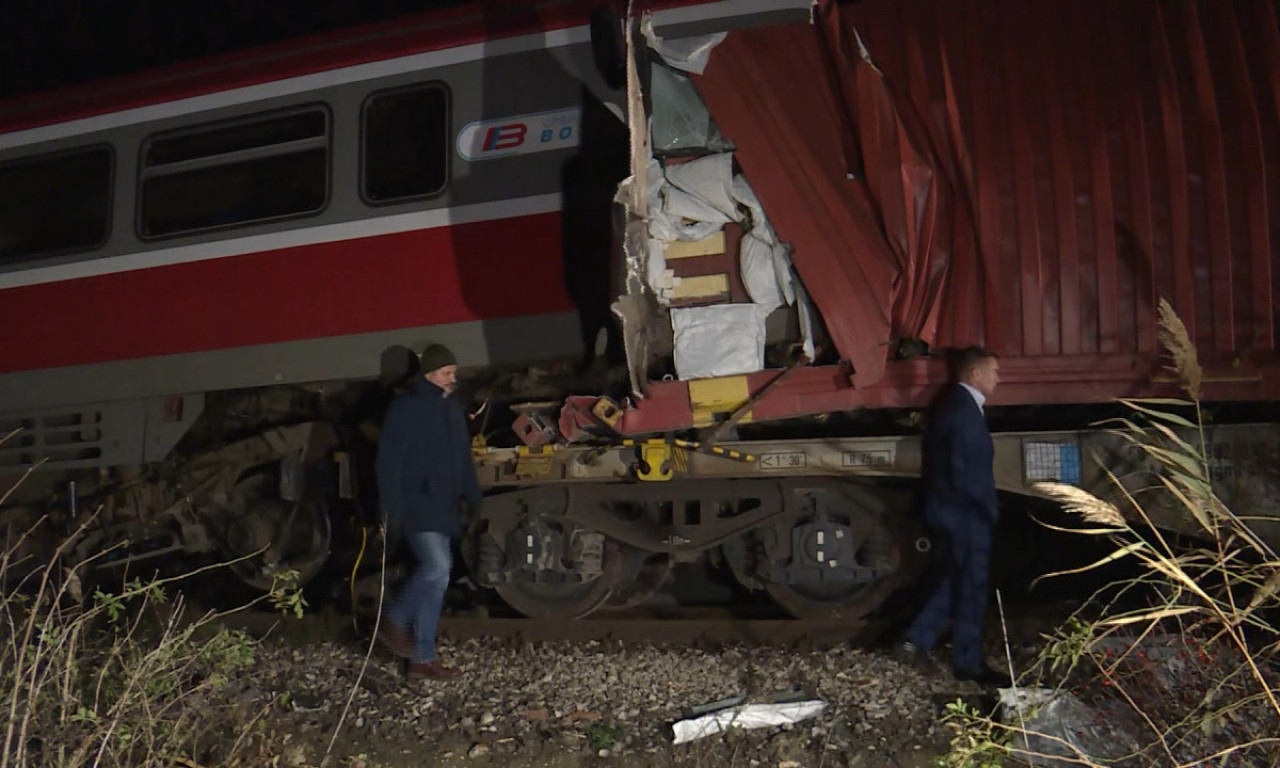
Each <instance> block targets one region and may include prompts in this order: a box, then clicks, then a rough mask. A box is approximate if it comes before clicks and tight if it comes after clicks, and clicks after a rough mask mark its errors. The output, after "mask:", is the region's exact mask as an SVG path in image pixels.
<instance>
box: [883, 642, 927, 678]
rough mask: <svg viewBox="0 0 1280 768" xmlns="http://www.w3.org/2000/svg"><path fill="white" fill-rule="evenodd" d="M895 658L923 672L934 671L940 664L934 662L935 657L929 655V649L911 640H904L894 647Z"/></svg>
mask: <svg viewBox="0 0 1280 768" xmlns="http://www.w3.org/2000/svg"><path fill="white" fill-rule="evenodd" d="M893 658H895V659H897V660H898V661H899V662H900V663H902V664H906V665H907V666H909V667H915V668H916V669H918V670H920V671H921V672H933V671H935V670H936V669H937V666H938V665H937V664H935V663H934V661H933V657H932V656H930V655H929V652H928V651H926V650H925V649H923V648H921V647H920V646H918V645H916V644H915V643H913V642H911V641H910V640H904V641H903V642H901V643H899V644H898V645H897V646H895V647H894V649H893Z"/></svg>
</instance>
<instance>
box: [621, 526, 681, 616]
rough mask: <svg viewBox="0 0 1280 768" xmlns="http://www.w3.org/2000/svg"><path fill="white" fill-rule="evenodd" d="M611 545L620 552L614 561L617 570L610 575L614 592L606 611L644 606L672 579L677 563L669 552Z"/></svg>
mask: <svg viewBox="0 0 1280 768" xmlns="http://www.w3.org/2000/svg"><path fill="white" fill-rule="evenodd" d="M608 546H616V548H617V550H618V553H617V557H616V558H615V559H614V560H613V562H614V563H615V564H616V567H615V568H614V570H613V572H612V573H611V574H609V578H611V579H612V581H613V584H614V589H613V595H612V596H611V597H610V598H609V602H608V604H607V605H606V606H605V607H606V608H632V607H635V606H638V605H644V604H645V603H647V602H648V601H649V599H650V598H651V597H653V595H654V593H655V592H657V591H658V590H659V589H661V588H662V586H663V585H664V584H666V582H667V579H668V578H670V576H671V569H672V566H673V565H674V563H673V562H672V560H671V556H670V555H668V554H666V553H665V552H646V551H644V550H643V549H637V548H636V547H629V546H627V545H625V544H618V543H616V542H613V541H610V542H609V545H608Z"/></svg>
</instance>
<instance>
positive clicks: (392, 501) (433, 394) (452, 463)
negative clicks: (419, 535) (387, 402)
mask: <svg viewBox="0 0 1280 768" xmlns="http://www.w3.org/2000/svg"><path fill="white" fill-rule="evenodd" d="M378 495H379V496H380V498H381V503H382V510H383V514H385V515H386V516H387V521H388V527H399V528H400V529H401V530H403V531H404V532H405V533H416V532H418V531H436V532H439V533H446V534H449V535H450V536H456V535H457V534H458V506H459V500H461V499H466V500H467V501H468V502H470V503H471V505H472V508H473V509H474V508H475V507H476V506H477V505H478V504H479V503H480V485H479V483H478V482H477V480H476V470H475V465H474V464H472V463H471V437H470V433H469V432H468V430H467V419H466V416H465V415H464V414H463V412H462V408H461V407H460V406H459V405H458V403H457V402H456V401H455V400H453V399H452V398H447V397H445V396H444V391H443V390H442V389H440V388H439V387H437V386H436V385H434V384H432V383H431V382H429V381H426V380H424V379H421V378H419V379H417V380H416V381H415V382H414V384H413V388H412V390H410V391H409V392H407V393H405V394H403V395H400V396H399V397H397V398H396V399H395V400H394V401H392V403H391V407H390V409H388V411H387V418H386V420H385V421H384V422H383V425H382V435H381V437H379V439H378Z"/></svg>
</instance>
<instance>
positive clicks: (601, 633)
mask: <svg viewBox="0 0 1280 768" xmlns="http://www.w3.org/2000/svg"><path fill="white" fill-rule="evenodd" d="M1069 612H1070V609H1069V605H1068V604H1065V603H1051V604H1047V605H1042V606H1022V607H1018V608H1015V609H1014V610H1013V611H1012V612H1011V614H1010V615H1008V616H1006V618H1005V624H1006V625H1007V627H1008V630H1009V634H1010V637H1011V639H1012V640H1013V641H1014V642H1015V643H1025V642H1031V641H1034V640H1035V639H1036V638H1037V637H1038V636H1039V635H1041V634H1044V633H1047V632H1050V631H1052V630H1053V629H1054V628H1055V627H1056V626H1058V625H1059V624H1060V623H1061V622H1062V621H1063V620H1064V619H1065V618H1066V616H1067V615H1069ZM225 622H226V623H227V624H228V625H229V626H234V627H237V628H240V629H244V630H245V631H247V632H249V633H250V634H253V635H255V636H259V637H266V636H275V637H283V638H285V639H286V640H287V641H288V642H291V643H294V644H297V645H307V644H310V643H317V642H343V643H347V642H361V641H366V640H367V639H368V637H369V634H370V633H371V631H372V620H371V619H370V618H369V617H363V616H362V617H356V618H355V619H353V618H352V617H351V616H350V615H347V614H341V613H337V612H334V611H319V612H314V613H310V614H306V615H305V616H303V617H302V618H295V617H293V616H281V615H280V614H279V613H276V612H268V611H246V612H241V613H237V614H232V615H229V616H228V617H227V618H226V619H225ZM902 624H903V622H902V619H901V617H892V618H875V617H873V618H870V619H860V620H816V619H794V618H788V617H783V616H781V615H780V614H778V613H776V612H775V613H770V612H766V611H748V612H735V611H734V610H731V609H725V608H684V609H679V610H676V609H636V610H628V611H618V612H611V613H605V614H600V615H598V616H591V617H588V618H584V619H579V620H576V621H564V620H558V619H532V618H525V617H516V616H507V615H499V616H493V615H487V614H486V613H485V612H484V611H473V612H466V613H460V614H446V615H444V616H442V617H441V619H440V625H439V632H440V636H441V637H443V638H447V639H449V640H453V641H462V640H471V639H484V640H504V641H509V642H512V643H517V644H518V643H542V642H570V643H581V642H593V641H594V642H605V643H616V644H618V645H621V646H627V645H676V646H686V647H702V648H707V647H718V646H723V645H731V644H742V645H749V646H785V647H791V648H797V649H802V650H807V649H813V648H828V647H832V646H835V645H841V644H851V645H855V646H861V647H866V648H874V647H877V646H879V645H881V644H883V643H886V642H889V641H891V640H892V639H893V638H894V637H896V636H897V633H898V632H899V631H900V630H901V627H902Z"/></svg>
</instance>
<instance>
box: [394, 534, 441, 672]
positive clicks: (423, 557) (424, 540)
mask: <svg viewBox="0 0 1280 768" xmlns="http://www.w3.org/2000/svg"><path fill="white" fill-rule="evenodd" d="M405 541H407V542H408V543H409V547H410V548H411V549H412V550H413V555H414V557H416V558H417V560H418V566H417V567H416V568H414V570H413V573H412V574H411V575H410V576H409V581H408V582H406V583H405V585H404V589H403V590H402V591H401V592H400V597H399V598H397V599H396V601H395V603H394V604H393V605H392V606H391V610H389V611H388V612H387V618H388V619H389V620H390V621H391V622H392V623H393V624H395V625H396V626H398V627H400V628H402V629H405V630H410V629H412V632H411V634H412V635H413V645H414V654H413V659H412V661H413V662H415V663H419V664H421V663H423V662H427V661H434V660H435V658H436V625H437V624H439V623H440V611H441V609H442V608H443V607H444V591H445V588H446V587H448V586H449V572H450V570H451V569H452V568H453V551H452V550H451V549H450V548H449V536H448V534H444V533H437V532H436V531H417V532H414V533H408V534H405Z"/></svg>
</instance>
